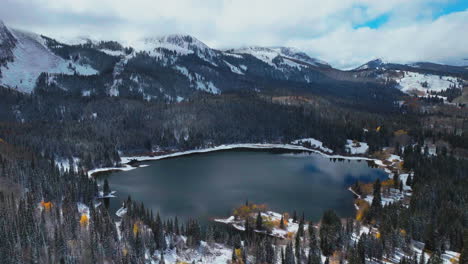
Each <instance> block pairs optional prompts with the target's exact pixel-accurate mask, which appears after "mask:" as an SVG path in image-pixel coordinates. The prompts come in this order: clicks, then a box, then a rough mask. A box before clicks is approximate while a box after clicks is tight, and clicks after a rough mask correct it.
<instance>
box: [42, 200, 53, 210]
mask: <svg viewBox="0 0 468 264" xmlns="http://www.w3.org/2000/svg"><path fill="white" fill-rule="evenodd" d="M41 206H42V207H43V208H44V209H45V210H46V211H49V210H50V208H52V202H44V201H42V202H41Z"/></svg>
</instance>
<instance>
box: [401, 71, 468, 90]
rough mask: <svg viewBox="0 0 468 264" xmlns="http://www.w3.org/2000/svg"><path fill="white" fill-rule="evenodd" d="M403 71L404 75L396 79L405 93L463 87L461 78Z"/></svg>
mask: <svg viewBox="0 0 468 264" xmlns="http://www.w3.org/2000/svg"><path fill="white" fill-rule="evenodd" d="M402 73H403V77H402V78H400V79H396V81H397V82H398V84H399V87H400V89H401V90H402V91H403V92H405V93H411V92H419V93H422V95H427V94H428V93H429V92H431V91H433V92H441V91H443V90H447V89H448V88H450V87H456V88H460V89H461V88H462V84H461V83H462V82H461V80H460V79H459V78H456V77H451V76H440V75H433V74H422V73H418V72H409V71H403V72H402Z"/></svg>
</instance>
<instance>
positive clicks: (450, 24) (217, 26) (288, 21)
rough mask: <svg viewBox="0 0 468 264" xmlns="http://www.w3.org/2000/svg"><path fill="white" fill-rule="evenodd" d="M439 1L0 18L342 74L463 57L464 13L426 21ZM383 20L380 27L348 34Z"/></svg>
mask: <svg viewBox="0 0 468 264" xmlns="http://www.w3.org/2000/svg"><path fill="white" fill-rule="evenodd" d="M447 1H450V0H429V1H428V0H385V1H375V0H328V1H322V0H288V1H284V0H281V1H280V0H172V1H167V0H133V1H127V0H122V1H118V0H100V1H95V0H74V1H69V0H3V1H2V9H1V10H0V18H3V19H4V20H5V22H6V23H7V24H9V25H11V26H14V27H19V28H22V29H27V30H31V31H35V32H38V33H43V34H46V35H51V36H65V37H74V36H81V35H89V36H92V37H94V38H101V39H118V40H121V41H130V40H132V39H135V38H140V37H142V36H154V35H161V34H167V33H186V34H191V35H194V36H195V37H197V38H199V39H200V40H202V41H204V42H205V43H207V44H208V45H210V46H212V47H216V48H227V47H236V46H242V45H292V46H297V47H298V48H301V49H304V50H306V51H308V52H309V53H310V55H312V56H316V57H319V58H321V59H325V60H328V61H329V62H330V63H332V64H333V65H334V66H337V67H350V66H355V65H358V64H361V63H364V62H365V61H366V60H368V59H371V58H373V57H385V58H387V59H388V60H399V61H403V60H429V59H430V60H437V61H443V62H448V61H450V60H453V58H457V57H460V56H461V55H462V54H463V55H464V54H467V50H466V48H465V47H468V45H466V42H467V39H468V37H467V36H466V34H463V33H464V32H463V26H465V25H467V24H468V23H467V19H466V17H467V14H466V12H464V13H459V14H452V15H447V16H445V17H442V18H440V19H438V20H436V21H432V13H433V11H434V8H432V6H431V5H432V4H440V3H444V2H447ZM384 14H387V15H389V21H388V23H387V24H386V25H385V26H384V27H382V28H379V29H377V30H375V29H370V28H359V29H355V28H353V27H354V26H356V25H359V24H364V23H365V22H366V21H369V20H372V19H375V18H377V17H379V16H381V15H384ZM417 21H419V22H417ZM463 45H464V46H463Z"/></svg>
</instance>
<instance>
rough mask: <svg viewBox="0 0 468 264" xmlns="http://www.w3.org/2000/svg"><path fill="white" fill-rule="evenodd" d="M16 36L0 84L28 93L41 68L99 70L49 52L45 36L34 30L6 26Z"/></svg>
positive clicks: (71, 71) (69, 71)
mask: <svg viewBox="0 0 468 264" xmlns="http://www.w3.org/2000/svg"><path fill="white" fill-rule="evenodd" d="M6 30H7V31H8V32H10V34H11V35H12V36H13V37H14V39H15V40H16V44H15V47H14V48H13V49H12V50H11V53H12V59H11V61H8V62H7V63H6V65H3V66H1V67H0V70H1V73H2V76H1V79H0V84H1V85H4V86H6V87H10V88H14V89H17V90H19V91H22V92H27V93H30V92H32V90H33V89H34V87H35V85H36V80H37V78H38V77H39V75H40V74H41V73H42V72H47V73H61V74H70V75H72V74H80V75H93V74H97V73H98V72H97V71H96V70H95V69H93V68H91V67H89V66H86V65H80V64H77V63H74V62H72V61H69V60H64V59H63V58H61V57H59V56H57V55H55V54H54V53H52V52H51V51H50V50H49V49H48V48H47V46H46V44H45V40H44V39H43V38H42V37H41V36H39V35H36V34H33V33H28V32H23V31H19V30H9V29H6Z"/></svg>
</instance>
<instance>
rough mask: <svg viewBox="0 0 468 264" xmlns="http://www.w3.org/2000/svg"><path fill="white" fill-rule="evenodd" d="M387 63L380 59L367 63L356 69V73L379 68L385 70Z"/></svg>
mask: <svg viewBox="0 0 468 264" xmlns="http://www.w3.org/2000/svg"><path fill="white" fill-rule="evenodd" d="M386 64H387V63H386V62H385V61H384V60H383V59H381V58H379V59H375V60H371V61H369V62H367V63H364V64H363V65H361V66H359V67H357V68H356V69H354V70H355V71H362V70H369V69H379V68H384V67H385V65H386Z"/></svg>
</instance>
